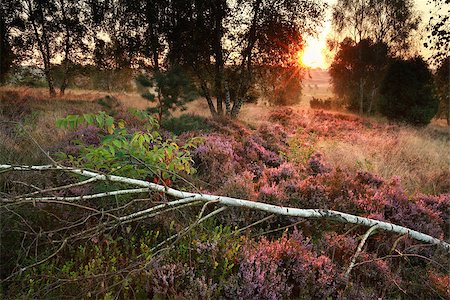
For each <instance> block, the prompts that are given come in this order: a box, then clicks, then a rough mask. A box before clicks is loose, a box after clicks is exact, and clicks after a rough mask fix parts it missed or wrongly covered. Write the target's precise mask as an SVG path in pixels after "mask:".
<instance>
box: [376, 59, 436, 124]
mask: <svg viewBox="0 0 450 300" xmlns="http://www.w3.org/2000/svg"><path fill="white" fill-rule="evenodd" d="M438 105H439V102H438V99H437V98H436V97H435V95H434V93H433V86H432V74H431V72H430V70H429V69H428V67H427V65H426V63H425V62H424V61H423V59H422V58H420V57H416V58H413V59H410V60H397V61H394V62H393V63H392V64H391V66H390V67H389V69H388V71H387V74H386V77H385V78H384V80H383V82H382V84H381V99H380V112H381V113H382V114H383V115H385V116H387V117H388V118H390V119H393V120H399V121H404V122H407V123H410V124H413V125H426V124H428V123H430V121H431V119H432V118H433V117H434V116H435V115H436V113H437V112H438Z"/></svg>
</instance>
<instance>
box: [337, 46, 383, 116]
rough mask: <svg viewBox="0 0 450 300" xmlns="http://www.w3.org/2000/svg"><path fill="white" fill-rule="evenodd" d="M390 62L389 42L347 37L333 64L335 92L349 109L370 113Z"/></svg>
mask: <svg viewBox="0 0 450 300" xmlns="http://www.w3.org/2000/svg"><path fill="white" fill-rule="evenodd" d="M388 62H389V56H388V48H387V45H386V44H383V43H373V42H372V41H371V40H362V41H360V42H359V43H356V42H355V41H353V40H351V39H349V38H347V39H345V40H344V41H342V42H341V43H340V44H339V50H338V52H337V53H336V56H335V57H334V60H333V63H332V64H331V66H330V76H331V81H332V84H333V90H334V92H335V94H336V95H337V96H338V97H339V98H340V99H343V101H344V103H345V105H346V106H347V107H348V109H350V110H352V111H358V110H359V112H360V113H364V112H369V113H370V112H371V110H373V108H375V104H376V101H377V96H378V95H377V89H378V86H379V84H380V81H381V80H382V79H383V73H384V70H385V69H386V66H387V64H388Z"/></svg>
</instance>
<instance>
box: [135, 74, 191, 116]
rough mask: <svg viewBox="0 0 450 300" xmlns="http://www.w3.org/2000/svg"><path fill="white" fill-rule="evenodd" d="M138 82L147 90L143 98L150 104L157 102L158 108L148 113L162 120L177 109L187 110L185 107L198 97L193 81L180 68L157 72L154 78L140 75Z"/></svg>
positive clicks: (150, 109) (151, 109)
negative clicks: (156, 115)
mask: <svg viewBox="0 0 450 300" xmlns="http://www.w3.org/2000/svg"><path fill="white" fill-rule="evenodd" d="M136 81H137V83H138V84H139V85H141V86H142V87H144V88H147V90H146V91H145V92H144V93H143V94H142V95H141V96H142V97H143V98H145V99H147V100H148V101H150V102H156V107H152V108H149V109H148V111H149V112H150V113H156V114H158V116H159V119H160V120H162V117H163V116H168V115H170V113H171V112H172V111H175V110H176V109H181V110H185V109H186V107H185V105H186V104H187V103H188V102H191V101H193V100H194V99H196V98H197V97H198V92H197V90H196V87H195V85H194V84H193V82H192V80H191V79H190V78H189V77H188V75H187V74H186V73H185V72H184V71H183V70H181V69H180V68H172V69H169V70H167V71H164V72H162V71H160V72H155V73H154V75H153V77H152V78H147V77H145V76H143V75H139V76H138V77H137V78H136ZM153 87H154V90H153Z"/></svg>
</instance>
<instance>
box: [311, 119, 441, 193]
mask: <svg viewBox="0 0 450 300" xmlns="http://www.w3.org/2000/svg"><path fill="white" fill-rule="evenodd" d="M358 137H359V138H356V139H351V140H333V139H331V140H322V141H321V142H320V143H319V144H318V147H319V148H320V149H321V150H322V152H323V153H324V156H325V160H326V161H328V162H329V163H330V164H331V165H332V166H334V167H340V168H346V169H349V170H353V171H370V172H373V173H375V174H377V175H380V176H382V177H383V178H391V177H393V176H399V177H400V179H401V181H402V183H403V185H404V187H405V189H406V190H407V191H408V192H410V193H417V192H422V193H431V194H439V193H448V192H450V173H449V162H450V150H449V149H450V145H449V140H448V137H445V135H441V136H440V137H439V136H436V134H435V133H433V132H432V131H431V130H430V129H416V128H411V127H406V126H405V127H400V128H399V129H398V131H395V132H392V131H391V132H389V131H385V130H377V131H375V132H359V133H358Z"/></svg>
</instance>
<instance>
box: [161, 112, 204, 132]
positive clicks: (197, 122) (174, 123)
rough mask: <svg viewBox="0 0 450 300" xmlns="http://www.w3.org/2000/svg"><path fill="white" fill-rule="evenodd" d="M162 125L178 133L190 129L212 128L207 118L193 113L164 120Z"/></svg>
mask: <svg viewBox="0 0 450 300" xmlns="http://www.w3.org/2000/svg"><path fill="white" fill-rule="evenodd" d="M162 127H163V128H164V129H167V130H169V131H170V132H172V133H174V134H176V135H180V134H182V133H184V132H189V131H200V130H202V131H206V132H208V131H209V130H210V129H211V126H210V125H209V124H208V122H207V119H206V118H204V117H200V116H195V115H191V114H184V115H181V116H179V117H178V118H170V119H168V120H164V121H163V122H162Z"/></svg>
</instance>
